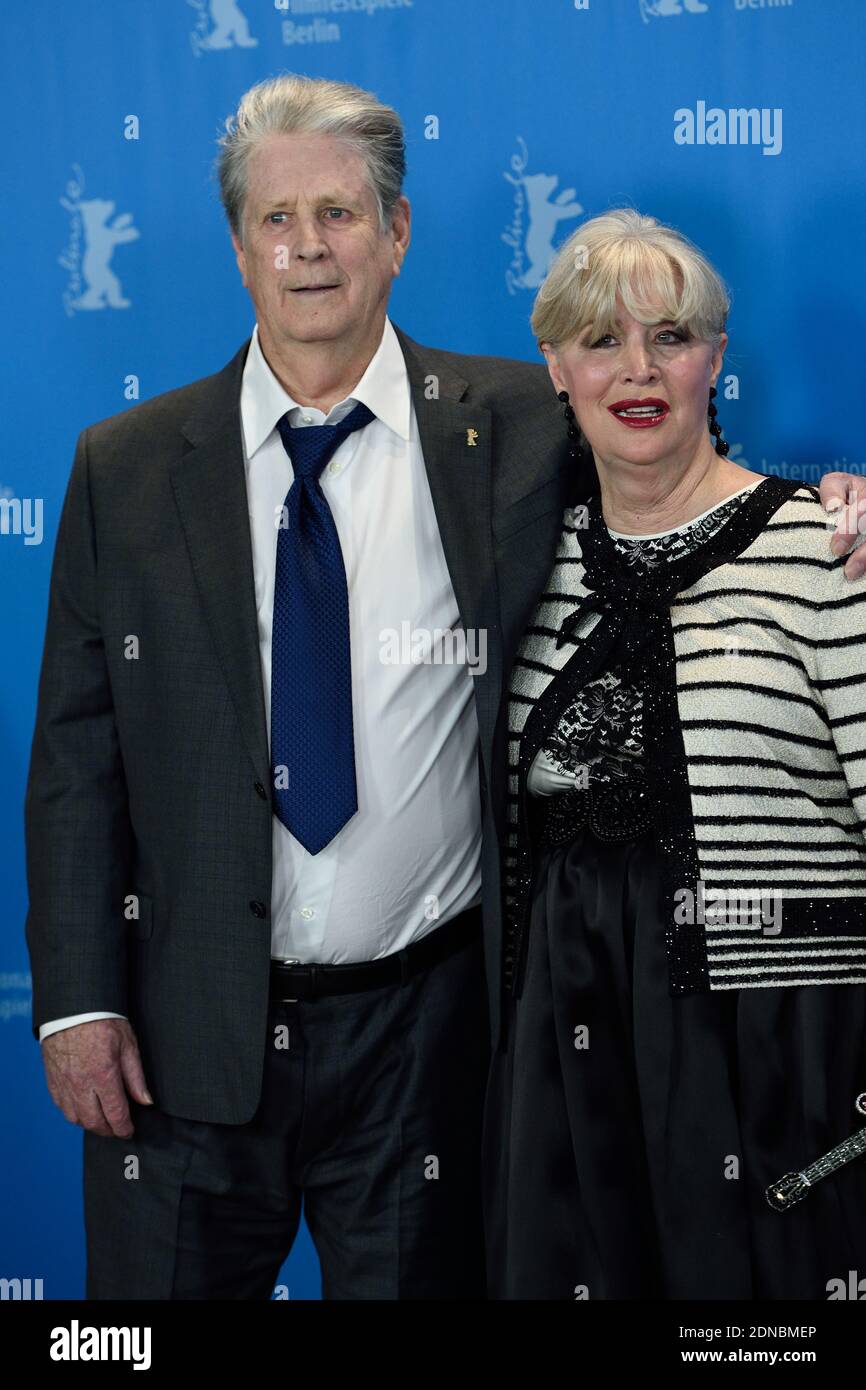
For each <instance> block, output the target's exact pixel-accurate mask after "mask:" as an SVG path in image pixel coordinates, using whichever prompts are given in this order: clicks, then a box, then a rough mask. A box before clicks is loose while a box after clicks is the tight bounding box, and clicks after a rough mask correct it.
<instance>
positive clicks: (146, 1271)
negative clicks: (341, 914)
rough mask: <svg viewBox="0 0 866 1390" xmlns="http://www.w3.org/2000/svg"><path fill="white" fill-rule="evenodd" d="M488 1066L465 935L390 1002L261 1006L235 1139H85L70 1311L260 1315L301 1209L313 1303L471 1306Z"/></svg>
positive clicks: (177, 1123)
mask: <svg viewBox="0 0 866 1390" xmlns="http://www.w3.org/2000/svg"><path fill="white" fill-rule="evenodd" d="M489 1057H490V1049H489V1033H488V1027H487V1001H486V992H485V984H484V967H483V952H482V946H481V941H480V938H479V937H478V936H475V937H474V939H473V940H472V941H471V942H470V944H467V945H466V946H465V947H463V948H462V949H461V950H459V951H457V952H456V953H454V954H453V955H451V956H450V957H448V958H447V959H445V960H443V961H440V962H439V963H437V964H436V965H434V966H432V967H430V968H429V969H427V970H425V971H422V972H419V973H418V974H417V975H414V976H413V977H411V978H410V979H409V980H408V981H407V982H406V983H405V984H402V985H400V984H394V985H387V986H385V987H382V988H377V989H373V990H367V991H363V992H360V993H356V994H347V995H335V996H326V997H324V998H320V999H316V1000H313V1001H303V1000H302V1001H299V1002H297V1003H289V1004H285V1003H283V1004H281V1003H278V1002H275V1001H272V1003H271V1006H270V1018H269V1021H268V1046H267V1055H266V1060H265V1071H264V1081H263V1088H262V1097H261V1103H260V1105H259V1109H258V1111H257V1112H256V1114H255V1116H254V1117H253V1119H252V1120H251V1121H250V1122H249V1123H248V1124H245V1125H218V1124H208V1123H205V1122H203V1121H198V1120H187V1119H181V1118H178V1117H176V1116H171V1115H167V1114H165V1113H164V1112H162V1111H159V1110H157V1109H156V1108H155V1107H153V1106H141V1105H138V1104H134V1105H133V1114H132V1119H133V1124H134V1126H135V1134H134V1135H133V1136H132V1137H131V1138H130V1139H121V1138H103V1137H101V1136H99V1135H94V1134H90V1133H87V1132H85V1135H84V1199H85V1223H86V1230H87V1297H88V1298H90V1299H268V1298H269V1297H270V1296H271V1294H272V1293H273V1290H274V1285H275V1282H276V1279H277V1275H278V1272H279V1269H280V1266H281V1265H282V1263H283V1261H284V1260H285V1258H286V1256H287V1255H288V1253H289V1251H290V1250H291V1247H292V1244H293V1242H294V1239H295V1235H296V1233H297V1229H298V1223H299V1221H300V1214H301V1202H302V1199H303V1204H304V1215H305V1218H306V1221H307V1225H308V1227H309V1230H310V1234H311V1236H312V1238H313V1242H314V1244H315V1246H316V1250H317V1252H318V1255H319V1260H320V1264H321V1269H322V1293H323V1297H325V1298H336V1299H397V1298H412V1299H472V1298H483V1297H484V1294H485V1287H484V1251H483V1226H482V1215H481V1192H480V1166H481V1165H480V1142H481V1122H482V1111H483V1096H484V1087H485V1081H486V1076H487V1068H488V1064H489ZM133 1159H135V1160H137V1163H135V1162H133ZM289 1296H290V1297H291V1289H290V1290H289Z"/></svg>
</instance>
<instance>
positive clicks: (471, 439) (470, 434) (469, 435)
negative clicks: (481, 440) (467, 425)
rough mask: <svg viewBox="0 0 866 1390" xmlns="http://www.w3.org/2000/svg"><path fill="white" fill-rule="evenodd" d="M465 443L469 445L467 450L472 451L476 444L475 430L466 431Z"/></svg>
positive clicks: (476, 434)
mask: <svg viewBox="0 0 866 1390" xmlns="http://www.w3.org/2000/svg"><path fill="white" fill-rule="evenodd" d="M466 443H467V444H468V445H469V448H470V449H474V448H475V446H476V445H477V443H478V431H477V430H467V431H466Z"/></svg>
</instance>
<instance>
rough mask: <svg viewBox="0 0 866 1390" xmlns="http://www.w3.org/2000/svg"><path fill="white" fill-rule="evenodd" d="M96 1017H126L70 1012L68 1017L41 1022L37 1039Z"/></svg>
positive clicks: (124, 1016)
mask: <svg viewBox="0 0 866 1390" xmlns="http://www.w3.org/2000/svg"><path fill="white" fill-rule="evenodd" d="M96 1018H126V1014H108V1013H97V1014H70V1015H69V1016H68V1018H55V1019H53V1020H52V1021H51V1023H43V1024H42V1025H41V1027H40V1029H39V1041H40V1042H44V1041H45V1039H46V1038H47V1037H50V1035H51V1034H52V1033H59V1032H61V1031H62V1030H63V1029H64V1028H74V1027H75V1026H76V1024H79V1023H92V1022H93V1020H94V1019H96Z"/></svg>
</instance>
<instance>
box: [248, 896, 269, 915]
mask: <svg viewBox="0 0 866 1390" xmlns="http://www.w3.org/2000/svg"><path fill="white" fill-rule="evenodd" d="M250 912H251V913H252V914H253V916H254V917H266V916H267V914H268V909H267V908H266V907H265V905H264V903H260V902H259V900H258V898H253V900H252V902H251V903H250Z"/></svg>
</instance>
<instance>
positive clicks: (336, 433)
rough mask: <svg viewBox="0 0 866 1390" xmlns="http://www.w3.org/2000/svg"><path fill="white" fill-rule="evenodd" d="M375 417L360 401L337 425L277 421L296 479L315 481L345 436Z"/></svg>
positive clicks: (286, 417) (361, 427) (284, 417)
mask: <svg viewBox="0 0 866 1390" xmlns="http://www.w3.org/2000/svg"><path fill="white" fill-rule="evenodd" d="M375 418H376V417H375V415H374V414H373V412H372V410H370V409H369V408H368V407H367V406H366V405H364V403H363V401H359V402H358V404H357V405H356V406H355V407H354V409H353V410H350V411H349V414H348V415H347V416H345V418H344V419H342V420H340V421H339V423H338V424H336V425H309V426H306V427H305V426H303V425H295V426H292V425H290V424H289V417H288V415H284V416H283V417H282V419H281V420H278V421H277V429H278V430H279V432H280V438H281V439H282V441H283V447H284V448H285V451H286V453H287V454H288V456H289V458H290V459H291V461H292V468H293V469H294V472H295V477H296V478H318V476H319V474H320V473H321V471H322V469H323V468H324V466H325V464H326V463H327V462H328V459H329V458H330V457H331V455H332V454H333V453H334V451H335V450H336V449H337V447H338V446H339V445H340V444H342V442H343V440H344V439H345V438H346V436H347V435H350V434H353V433H354V431H355V430H360V429H363V427H364V425H368V424H369V423H370V421H371V420H375Z"/></svg>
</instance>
